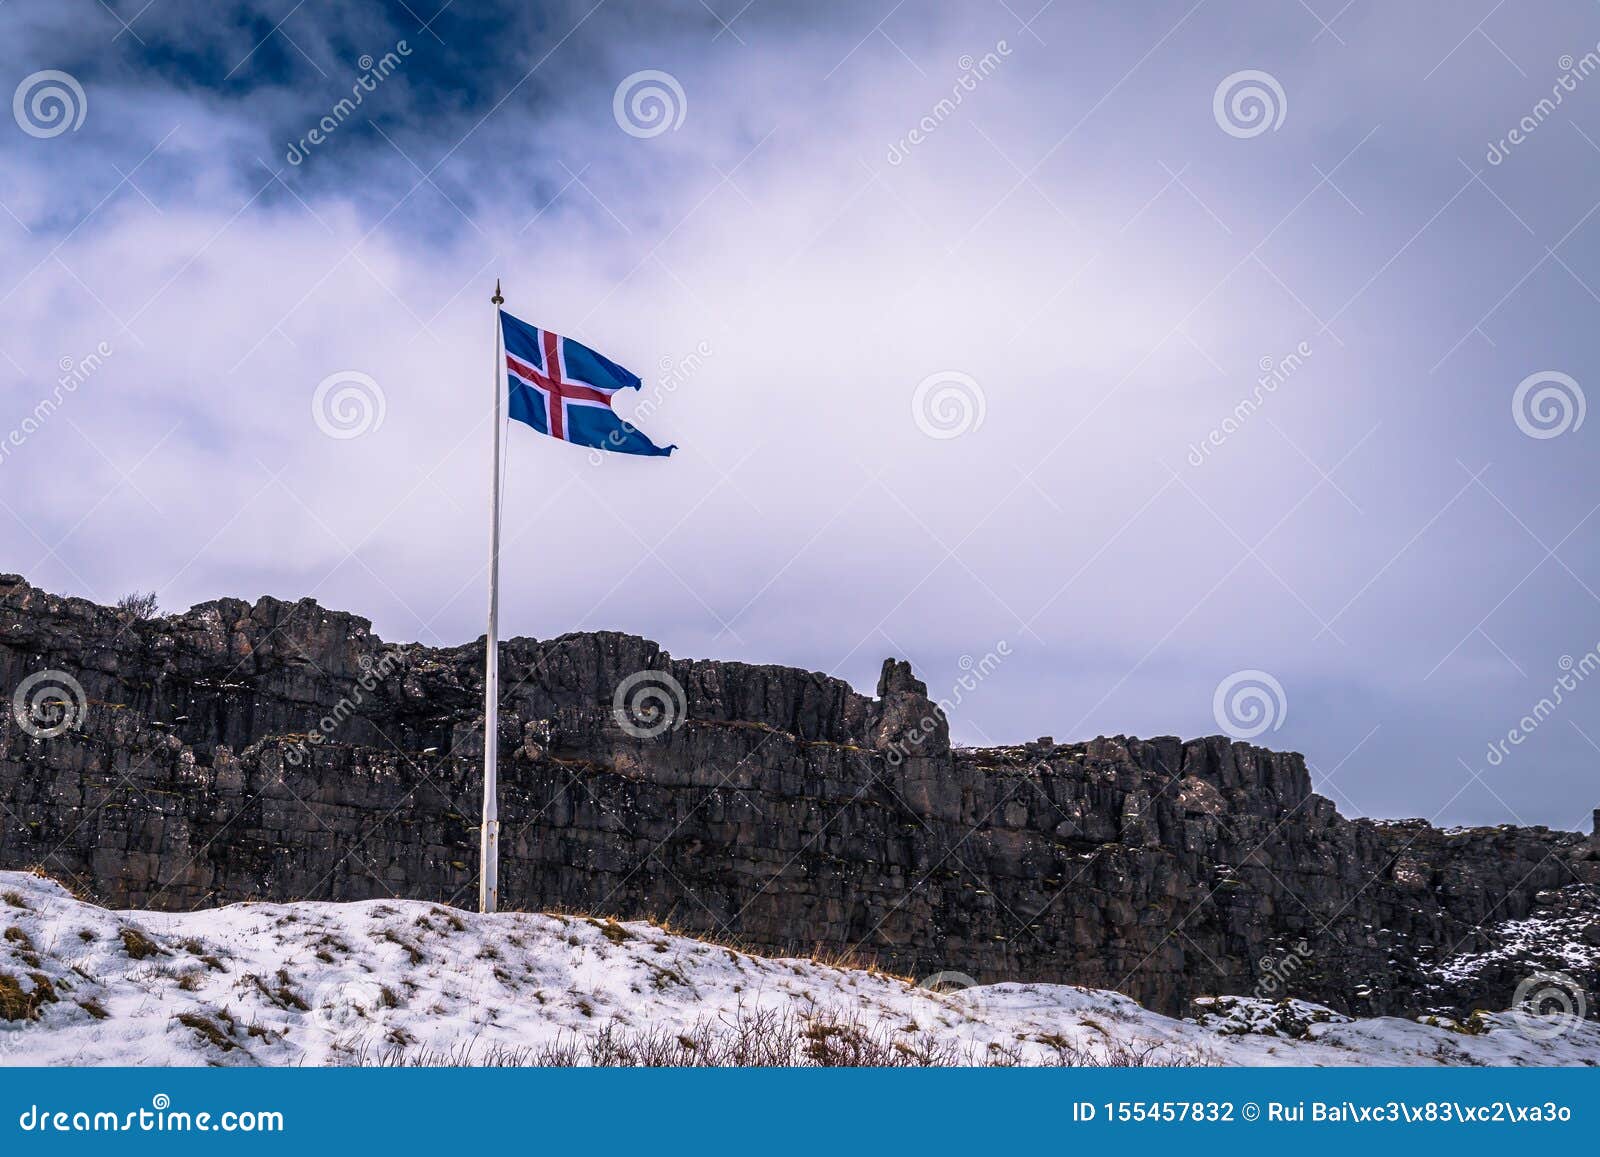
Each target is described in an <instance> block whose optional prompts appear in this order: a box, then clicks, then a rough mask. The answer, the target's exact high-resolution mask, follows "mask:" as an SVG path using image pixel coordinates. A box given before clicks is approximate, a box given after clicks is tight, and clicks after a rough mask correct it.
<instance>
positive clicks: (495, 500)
mask: <svg viewBox="0 0 1600 1157" xmlns="http://www.w3.org/2000/svg"><path fill="white" fill-rule="evenodd" d="M489 300H490V301H492V302H494V479H493V481H492V482H491V483H490V486H489V629H488V631H487V632H485V634H484V661H483V662H484V668H483V829H482V842H481V844H480V847H479V852H478V911H480V912H493V911H494V910H495V907H496V905H497V902H498V900H499V898H500V883H499V875H500V871H499V869H500V809H499V801H498V799H497V797H498V795H499V782H498V778H499V777H498V771H499V765H500V427H501V425H502V424H503V418H502V414H501V406H502V399H503V398H504V397H505V381H506V363H505V355H503V354H502V353H501V352H500V342H501V337H502V332H501V328H500V306H501V304H502V303H503V302H504V301H505V298H503V297H501V296H500V279H499V278H496V279H495V283H494V296H493V297H492V298H490V299H489Z"/></svg>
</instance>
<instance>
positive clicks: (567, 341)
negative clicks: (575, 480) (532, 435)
mask: <svg viewBox="0 0 1600 1157" xmlns="http://www.w3.org/2000/svg"><path fill="white" fill-rule="evenodd" d="M500 329H501V333H502V334H503V335H504V337H505V345H506V374H507V377H508V378H509V384H510V391H511V398H510V405H509V407H508V411H507V412H508V413H509V414H510V415H511V417H513V418H515V419H516V420H517V421H519V422H526V423H527V424H528V425H530V426H532V427H533V428H534V429H535V430H537V431H539V433H541V434H548V435H550V436H551V437H552V438H560V439H561V440H562V441H563V442H575V443H577V444H578V445H579V446H590V447H593V448H594V449H597V450H613V451H615V452H616V453H618V454H650V455H661V456H665V455H667V454H671V453H672V452H673V451H674V450H676V449H677V447H676V446H665V447H662V446H657V445H656V444H655V443H654V442H652V441H650V439H649V438H646V437H645V436H644V435H643V434H641V433H640V432H639V431H638V430H636V429H635V428H634V427H633V426H631V425H629V424H628V423H627V422H624V421H623V420H622V419H621V418H619V417H617V415H616V414H615V412H613V411H612V409H611V395H613V394H615V393H616V392H617V391H618V390H630V389H631V390H637V389H638V388H639V386H640V382H639V378H638V376H637V375H635V374H631V373H629V372H628V371H627V370H625V369H623V368H622V367H621V366H619V365H617V363H616V362H614V361H611V360H610V359H609V358H606V357H602V356H601V355H600V354H597V353H595V352H594V350H592V349H590V348H589V347H588V346H586V345H583V344H581V343H579V342H575V341H573V340H572V339H571V338H570V337H561V336H560V335H558V334H553V333H551V332H550V331H549V330H547V329H538V328H537V327H535V326H531V325H529V324H528V323H527V322H525V321H519V320H518V319H516V318H514V317H512V316H511V315H510V314H509V313H506V312H505V311H503V310H502V311H501V313H500Z"/></svg>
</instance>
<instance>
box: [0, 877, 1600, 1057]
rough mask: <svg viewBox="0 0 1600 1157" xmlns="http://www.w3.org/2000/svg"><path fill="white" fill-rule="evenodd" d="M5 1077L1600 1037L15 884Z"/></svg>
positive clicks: (1575, 1048) (5, 916) (658, 935)
mask: <svg viewBox="0 0 1600 1157" xmlns="http://www.w3.org/2000/svg"><path fill="white" fill-rule="evenodd" d="M0 937H3V939H0V1063H5V1064H13V1065H15V1064H29V1065H64V1064H100V1065H106V1064H121V1065H130V1064H133V1065H149V1064H158V1065H159V1064H169V1065H200V1064H221V1065H289V1064H310V1065H340V1064H414V1063H432V1064H439V1063H479V1064H483V1063H491V1064H538V1063H544V1064H549V1063H557V1064H586V1063H607V1064H617V1063H680V1064H686V1063H798V1064H815V1063H865V1064H884V1063H893V1064H1124V1065H1127V1064H1178V1065H1196V1064H1204V1065H1211V1064H1221V1065H1289V1064H1293V1065H1359V1064H1474V1065H1481V1064H1490V1065H1500V1064H1509V1065H1550V1064H1562V1065H1579V1064H1582V1065H1600V1022H1596V1021H1594V1020H1589V1021H1585V1022H1583V1023H1581V1024H1580V1023H1576V1022H1574V1021H1570V1020H1569V1021H1567V1022H1564V1023H1557V1022H1555V1021H1554V1020H1549V1019H1544V1020H1538V1021H1535V1022H1532V1030H1531V1031H1530V1030H1529V1022H1525V1021H1523V1020H1520V1019H1519V1018H1518V1017H1517V1016H1514V1015H1510V1014H1491V1015H1485V1016H1481V1017H1475V1018H1473V1020H1472V1021H1471V1022H1469V1023H1468V1024H1466V1025H1449V1024H1446V1025H1431V1024H1420V1023H1415V1022H1410V1021H1404V1020H1397V1019H1379V1020H1367V1021H1350V1020H1348V1019H1347V1018H1344V1017H1342V1016H1339V1015H1338V1014H1336V1013H1333V1012H1331V1011H1329V1010H1327V1009H1323V1008H1319V1007H1318V1006H1315V1005H1310V1004H1305V1003H1303V1002H1299V1001H1277V1002H1274V1001H1269V1000H1257V999H1247V998H1237V999H1236V998H1220V999H1218V1000H1216V1001H1214V1002H1212V1003H1211V1004H1210V1005H1209V1006H1208V1010H1207V1012H1206V1013H1205V1014H1204V1015H1203V1016H1202V1017H1201V1018H1200V1019H1199V1021H1180V1020H1173V1019H1170V1018H1168V1017H1164V1016H1159V1015H1157V1014H1155V1013H1151V1012H1148V1011H1146V1010H1144V1009H1142V1008H1140V1007H1139V1006H1138V1005H1136V1004H1135V1003H1133V1001H1131V1000H1129V999H1128V998H1127V997H1124V996H1120V995H1117V994H1115V993H1110V992H1101V991H1095V990H1091V989H1083V988H1074V987H1070V986H1065V985H1017V984H999V985H989V986H983V987H969V988H964V989H959V990H957V991H949V992H935V991H931V990H930V989H928V988H920V987H915V986H913V985H910V984H908V983H906V982H904V981H902V980H898V979H895V978H892V977H888V976H884V975H882V974H879V973H874V972H868V971H862V970H858V969H847V968H837V967H830V966H827V965H823V964H819V963H816V962H813V961H810V960H769V959H764V958H761V957H755V956H749V955H745V954H743V953H740V952H735V951H733V950H731V949H728V948H724V947H721V946H718V945H714V944H707V943H704V942H702V941H697V940H691V939H685V938H682V937H678V936H673V935H670V934H668V933H666V932H664V931H662V930H661V929H659V928H657V927H655V926H653V925H650V924H646V923H615V922H610V921H601V920H593V919H588V918H583V917H571V916H541V915H525V914H502V915H498V916H491V917H483V916H477V915H474V914H470V913H465V912H460V911H457V910H454V909H447V908H443V907H441V906H439V905H436V904H431V903H423V902H414V901H369V902H365V903H357V904H320V903H301V904H237V905H233V906H231V907H227V908H222V909H218V910H213V911H204V912H195V913H186V914H165V915H163V914H157V913H127V912H111V911H107V910H105V909H103V908H99V907H96V906H94V905H91V904H86V903H83V902H80V901H78V900H76V899H74V898H73V897H72V896H71V895H69V894H68V893H67V892H66V891H65V890H64V889H63V888H62V887H60V886H59V885H58V884H56V883H54V882H52V881H49V880H45V879H42V878H40V877H37V876H34V875H31V874H27V873H19V872H0Z"/></svg>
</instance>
